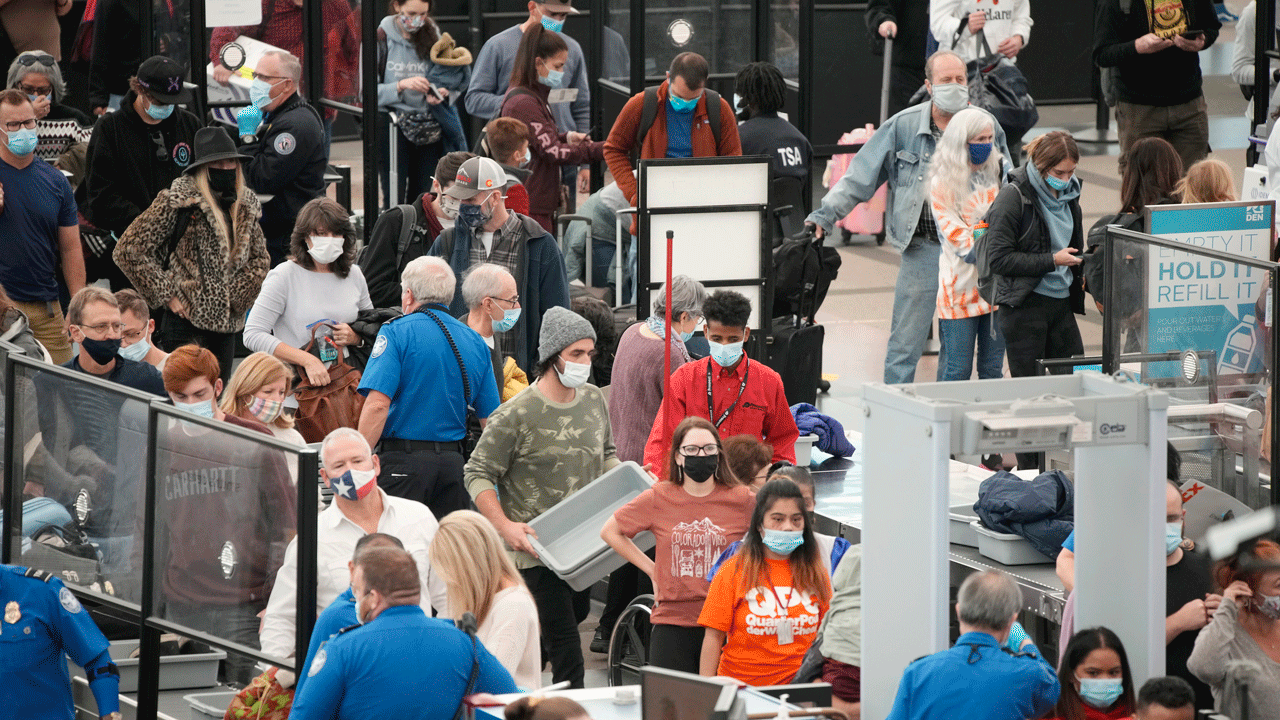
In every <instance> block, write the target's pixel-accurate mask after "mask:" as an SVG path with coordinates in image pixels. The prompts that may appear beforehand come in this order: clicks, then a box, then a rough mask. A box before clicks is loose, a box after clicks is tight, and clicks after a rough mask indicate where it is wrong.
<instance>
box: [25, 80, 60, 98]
mask: <svg viewBox="0 0 1280 720" xmlns="http://www.w3.org/2000/svg"><path fill="white" fill-rule="evenodd" d="M18 89H19V90H21V91H22V92H24V93H26V94H28V95H38V96H40V97H44V96H45V95H52V94H53V86H52V85H49V86H47V87H39V88H38V87H31V86H30V85H23V84H21V83H19V84H18Z"/></svg>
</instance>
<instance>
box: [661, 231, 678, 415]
mask: <svg viewBox="0 0 1280 720" xmlns="http://www.w3.org/2000/svg"><path fill="white" fill-rule="evenodd" d="M674 238H675V233H674V232H672V231H670V230H668V231H667V287H666V290H665V291H666V293H667V296H666V298H665V299H664V300H663V303H662V305H663V307H664V308H666V318H665V319H664V322H666V333H664V334H665V335H666V347H667V352H666V367H665V371H664V374H663V376H662V398H663V400H664V402H663V403H662V424H663V426H665V427H666V428H667V429H668V430H670V429H671V423H670V422H669V417H668V416H669V415H670V414H671V404H670V403H669V402H665V401H666V400H670V399H671V332H672V331H671V248H672V240H673V239H674Z"/></svg>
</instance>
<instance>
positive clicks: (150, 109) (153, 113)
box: [147, 101, 173, 120]
mask: <svg viewBox="0 0 1280 720" xmlns="http://www.w3.org/2000/svg"><path fill="white" fill-rule="evenodd" d="M172 114H173V106H172V105H157V104H156V103H155V102H154V101H153V102H152V103H151V104H149V105H147V115H148V116H150V117H151V119H152V120H165V119H167V118H168V117H169V116H170V115H172Z"/></svg>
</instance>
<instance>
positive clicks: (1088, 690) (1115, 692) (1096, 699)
mask: <svg viewBox="0 0 1280 720" xmlns="http://www.w3.org/2000/svg"><path fill="white" fill-rule="evenodd" d="M1077 680H1079V681H1080V699H1081V700H1083V701H1085V702H1086V703H1088V704H1089V705H1090V706H1091V707H1094V708H1097V709H1098V710H1106V709H1107V708H1109V707H1111V706H1112V705H1115V704H1116V700H1119V699H1120V693H1122V692H1124V679H1123V678H1077Z"/></svg>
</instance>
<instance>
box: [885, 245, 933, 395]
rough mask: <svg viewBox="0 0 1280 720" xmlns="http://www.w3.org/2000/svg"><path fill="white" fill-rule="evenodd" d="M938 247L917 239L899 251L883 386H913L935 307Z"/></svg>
mask: <svg viewBox="0 0 1280 720" xmlns="http://www.w3.org/2000/svg"><path fill="white" fill-rule="evenodd" d="M941 254H942V246H941V245H939V244H938V243H937V242H934V241H932V240H925V239H923V238H920V237H915V238H912V239H911V243H910V244H909V245H907V247H906V248H905V249H904V250H903V251H902V264H901V266H899V268H898V283H897V286H896V287H895V288H894V291H893V322H892V324H891V325H890V326H889V346H888V348H886V350H885V355H884V381H885V384H887V385H900V384H903V383H910V382H915V379H916V363H918V362H919V361H920V355H921V353H923V352H924V343H925V340H926V339H928V337H929V326H930V325H931V324H932V323H933V311H934V309H935V308H936V307H937V305H938V256H939V255H941ZM945 351H946V346H945V345H944V346H943V351H942V352H941V353H939V357H938V364H939V366H941V365H942V363H943V362H944V361H945V358H944V357H943V355H944V354H945Z"/></svg>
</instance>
